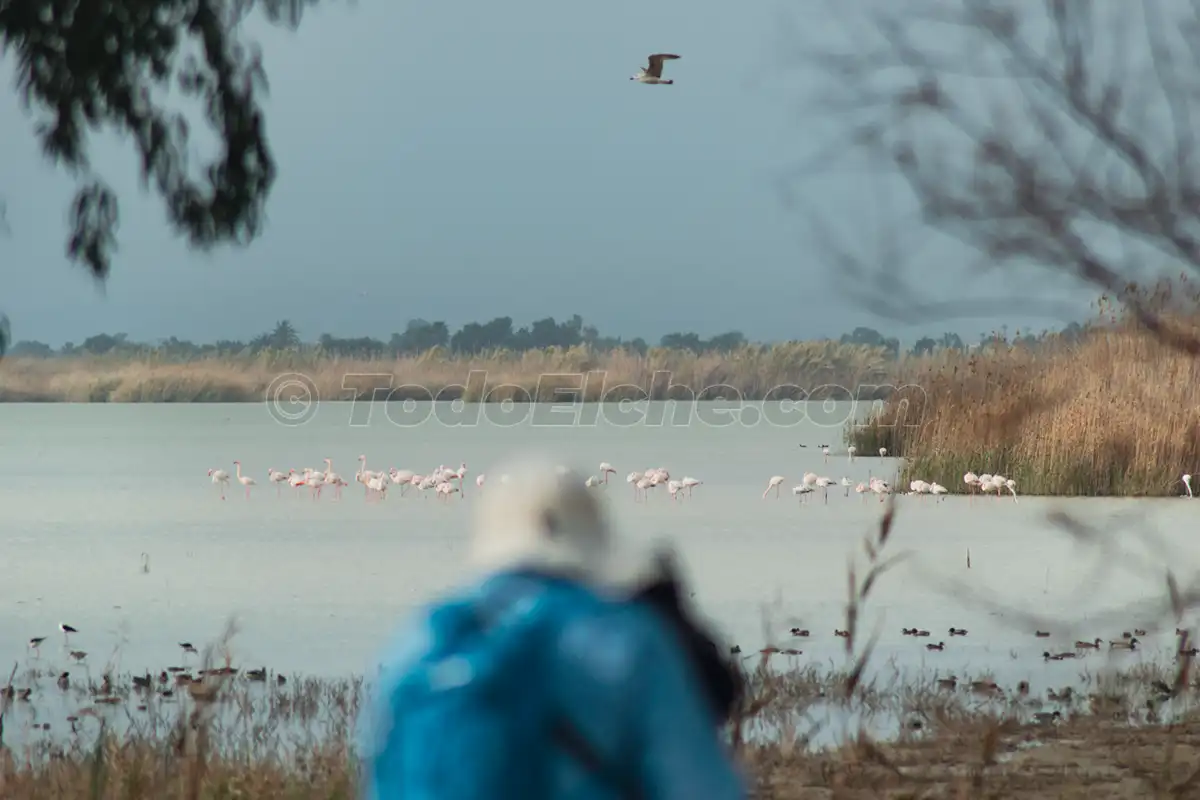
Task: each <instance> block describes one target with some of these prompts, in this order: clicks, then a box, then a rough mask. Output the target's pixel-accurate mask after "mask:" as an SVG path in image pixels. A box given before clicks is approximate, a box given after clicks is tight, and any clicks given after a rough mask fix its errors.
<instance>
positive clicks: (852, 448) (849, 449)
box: [846, 445, 858, 463]
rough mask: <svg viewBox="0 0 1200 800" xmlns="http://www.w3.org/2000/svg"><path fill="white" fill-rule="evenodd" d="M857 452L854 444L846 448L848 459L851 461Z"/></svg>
mask: <svg viewBox="0 0 1200 800" xmlns="http://www.w3.org/2000/svg"><path fill="white" fill-rule="evenodd" d="M857 452H858V448H857V447H855V446H854V445H850V446H849V447H847V448H846V453H847V454H848V455H849V456H850V461H851V462H852V463H853V461H854V456H855V454H856V453H857Z"/></svg>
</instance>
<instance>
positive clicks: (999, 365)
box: [847, 283, 1200, 496]
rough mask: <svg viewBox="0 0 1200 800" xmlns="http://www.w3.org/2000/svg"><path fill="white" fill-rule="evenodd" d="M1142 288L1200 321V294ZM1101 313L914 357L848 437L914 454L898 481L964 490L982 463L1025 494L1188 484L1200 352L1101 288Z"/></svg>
mask: <svg viewBox="0 0 1200 800" xmlns="http://www.w3.org/2000/svg"><path fill="white" fill-rule="evenodd" d="M1183 288H1184V289H1187V285H1186V283H1184V284H1183ZM1143 297H1145V298H1146V301H1147V305H1150V306H1152V307H1155V308H1157V309H1160V311H1161V313H1162V315H1163V316H1164V318H1165V319H1168V320H1170V323H1171V324H1172V325H1173V326H1174V330H1175V331H1176V332H1181V333H1185V334H1186V333H1192V334H1193V335H1194V333H1195V332H1197V331H1200V326H1198V325H1197V319H1200V317H1198V316H1197V315H1196V314H1195V313H1194V311H1192V309H1195V308H1196V307H1197V297H1196V296H1195V294H1193V293H1190V292H1189V293H1188V294H1187V295H1186V296H1181V294H1180V292H1179V287H1178V285H1177V286H1176V287H1174V292H1173V290H1172V287H1171V286H1170V285H1169V284H1163V285H1160V286H1159V287H1158V288H1156V289H1155V290H1154V291H1153V292H1144V293H1143ZM1180 308H1185V309H1187V313H1182V312H1181V311H1180ZM1100 314H1101V320H1100V321H1099V322H1097V323H1096V324H1094V325H1092V326H1090V327H1089V328H1088V330H1087V332H1086V333H1085V335H1084V337H1083V338H1082V339H1081V340H1080V341H1077V342H1063V341H1060V342H1057V343H1055V342H1054V341H1050V342H1048V343H1046V344H1045V345H1043V346H1041V347H1039V348H1038V349H1037V350H1036V351H1033V350H1030V349H1028V348H1025V347H1012V346H1008V345H1005V344H1002V343H997V344H994V345H992V346H989V347H988V348H986V349H985V350H983V351H981V352H978V353H971V354H961V353H954V352H943V353H941V354H939V355H937V356H933V357H929V358H926V359H924V363H923V364H921V365H919V367H917V365H914V364H912V363H910V364H909V372H908V373H907V375H906V382H908V383H910V384H911V385H910V386H908V387H906V388H905V389H904V390H903V391H901V392H899V393H897V394H896V395H893V396H892V397H891V398H889V400H888V401H887V402H886V403H885V404H884V405H883V407H882V409H880V410H878V412H877V413H874V414H872V416H871V417H870V418H869V419H868V421H867V422H866V424H865V425H862V426H856V427H852V428H851V429H850V430H848V432H847V440H848V442H850V443H853V444H855V445H856V446H857V447H858V449H859V451H860V452H863V453H873V452H875V451H876V450H878V448H879V447H880V446H884V447H887V448H888V452H889V454H892V455H896V456H903V457H904V458H906V459H907V463H906V466H905V474H904V475H903V476H902V478H901V485H907V482H908V480H910V479H913V478H920V479H922V480H926V481H937V482H939V483H941V484H943V485H944V486H947V487H950V489H951V491H961V490H962V488H963V484H962V479H963V475H964V474H965V473H966V472H968V471H973V472H975V473H979V474H981V473H984V472H989V473H993V474H995V473H999V474H1002V475H1005V476H1007V477H1010V478H1013V479H1015V480H1016V482H1017V485H1018V486H1019V487H1020V490H1021V491H1022V492H1023V493H1024V494H1040V495H1127V496H1137V495H1143V496H1162V495H1168V494H1175V495H1177V494H1179V493H1180V492H1181V491H1182V488H1181V484H1180V482H1179V477H1180V475H1182V474H1183V473H1185V472H1197V471H1198V470H1200V404H1197V402H1196V391H1197V388H1196V387H1197V386H1200V360H1197V358H1196V357H1195V356H1194V355H1192V354H1190V353H1188V352H1186V351H1183V350H1182V349H1181V348H1179V347H1177V346H1172V345H1171V344H1167V343H1164V342H1163V341H1162V337H1161V336H1156V335H1154V334H1152V333H1150V332H1148V331H1147V330H1146V329H1145V327H1144V326H1142V325H1141V324H1139V322H1138V321H1137V320H1135V319H1133V318H1132V317H1131V316H1130V315H1128V314H1126V313H1123V312H1119V311H1117V310H1116V309H1115V308H1114V307H1112V306H1111V305H1109V304H1107V303H1105V302H1104V301H1103V300H1102V301H1101V304H1100ZM914 367H916V368H914Z"/></svg>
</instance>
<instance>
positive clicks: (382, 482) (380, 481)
mask: <svg viewBox="0 0 1200 800" xmlns="http://www.w3.org/2000/svg"><path fill="white" fill-rule="evenodd" d="M390 481H391V478H390V477H389V476H388V475H386V474H384V473H382V472H379V473H372V477H371V478H369V479H368V480H367V492H368V499H370V498H372V497H374V498H375V499H376V500H382V499H383V498H384V494H385V492H387V487H388V483H389V482H390ZM372 492H373V493H374V494H371V493H372Z"/></svg>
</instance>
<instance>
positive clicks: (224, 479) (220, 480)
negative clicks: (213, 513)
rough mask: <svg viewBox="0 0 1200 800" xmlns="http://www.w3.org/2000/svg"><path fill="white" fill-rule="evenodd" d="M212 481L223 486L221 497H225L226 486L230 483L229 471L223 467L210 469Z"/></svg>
mask: <svg viewBox="0 0 1200 800" xmlns="http://www.w3.org/2000/svg"><path fill="white" fill-rule="evenodd" d="M208 474H209V477H211V478H212V482H213V483H215V484H216V485H217V486H219V487H221V499H222V500H224V499H225V486H226V485H227V484H228V483H229V473H228V472H226V471H225V470H223V469H210V470H209V471H208Z"/></svg>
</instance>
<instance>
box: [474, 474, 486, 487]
mask: <svg viewBox="0 0 1200 800" xmlns="http://www.w3.org/2000/svg"><path fill="white" fill-rule="evenodd" d="M485 478H487V475H485V474H484V473H482V472H481V473H479V474H478V475H476V476H475V488H476V489H482V488H483V481H484V479H485Z"/></svg>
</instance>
